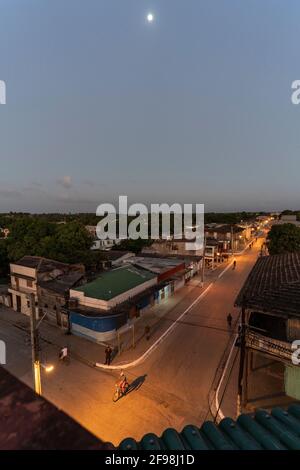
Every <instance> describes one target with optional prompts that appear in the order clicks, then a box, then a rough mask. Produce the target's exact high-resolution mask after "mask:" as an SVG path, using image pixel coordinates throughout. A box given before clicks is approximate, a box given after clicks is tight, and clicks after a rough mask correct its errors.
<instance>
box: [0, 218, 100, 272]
mask: <svg viewBox="0 0 300 470" xmlns="http://www.w3.org/2000/svg"><path fill="white" fill-rule="evenodd" d="M9 228H10V235H9V237H8V238H7V239H2V240H0V277H4V276H6V275H7V274H8V272H9V263H10V262H13V261H16V260H18V259H20V258H22V257H23V256H25V255H31V256H42V257H45V258H51V259H55V260H57V261H61V262H64V263H83V264H84V265H85V266H86V267H87V268H89V267H91V266H93V265H94V264H95V261H96V260H95V258H96V254H95V253H93V252H92V251H90V247H91V245H92V242H93V240H92V237H91V236H90V235H89V233H88V232H87V230H86V229H85V227H84V225H82V224H81V223H79V222H77V221H71V222H69V223H67V224H54V223H52V222H49V221H48V220H45V219H43V218H35V217H28V216H26V215H22V216H18V217H15V218H13V220H11V222H10V223H9Z"/></svg>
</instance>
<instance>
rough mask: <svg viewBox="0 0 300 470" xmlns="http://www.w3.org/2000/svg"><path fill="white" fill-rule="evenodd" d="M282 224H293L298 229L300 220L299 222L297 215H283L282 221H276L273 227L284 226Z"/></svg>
mask: <svg viewBox="0 0 300 470" xmlns="http://www.w3.org/2000/svg"><path fill="white" fill-rule="evenodd" d="M282 224H293V225H295V226H296V227H300V220H297V216H296V215H285V214H282V215H281V216H280V219H278V220H276V221H275V222H274V223H273V225H282Z"/></svg>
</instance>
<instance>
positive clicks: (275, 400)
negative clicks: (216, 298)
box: [236, 253, 300, 410]
mask: <svg viewBox="0 0 300 470" xmlns="http://www.w3.org/2000/svg"><path fill="white" fill-rule="evenodd" d="M236 305H237V306H238V307H241V309H242V314H241V315H242V316H241V327H240V328H241V329H240V332H241V337H240V343H241V367H240V383H239V386H240V392H241V397H242V406H243V409H248V410H252V409H253V408H257V407H271V406H275V405H279V404H287V403H288V402H290V401H291V400H296V399H297V400H300V365H295V364H293V361H292V353H293V349H292V342H293V341H294V340H300V254H299V253H288V254H282V255H273V256H264V257H261V258H259V259H258V260H257V262H256V264H255V266H254V267H253V269H252V271H251V273H250V274H249V276H248V279H247V280H246V282H245V284H244V286H243V288H242V290H241V291H240V293H239V295H238V298H237V300H236ZM298 347H299V346H298ZM299 358H300V355H299Z"/></svg>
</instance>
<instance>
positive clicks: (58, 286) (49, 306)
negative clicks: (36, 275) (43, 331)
mask: <svg viewBox="0 0 300 470" xmlns="http://www.w3.org/2000/svg"><path fill="white" fill-rule="evenodd" d="M85 280H86V279H85V272H84V270H83V271H81V270H78V271H77V270H75V271H70V272H67V273H63V274H61V275H59V276H57V277H56V278H55V279H50V280H45V281H42V280H41V281H39V282H38V283H37V295H38V305H39V316H42V315H46V318H47V320H48V321H50V322H51V323H55V324H57V325H58V326H60V327H62V328H64V329H66V330H69V327H70V325H69V318H68V313H67V310H66V307H67V306H68V302H69V298H70V297H69V295H70V289H72V288H75V287H78V286H80V285H81V284H83V283H84V282H85Z"/></svg>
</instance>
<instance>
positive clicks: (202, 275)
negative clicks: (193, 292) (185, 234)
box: [201, 235, 206, 287]
mask: <svg viewBox="0 0 300 470" xmlns="http://www.w3.org/2000/svg"><path fill="white" fill-rule="evenodd" d="M205 251H206V235H204V241H203V255H202V266H201V268H202V271H201V284H202V287H203V286H204V271H205Z"/></svg>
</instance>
